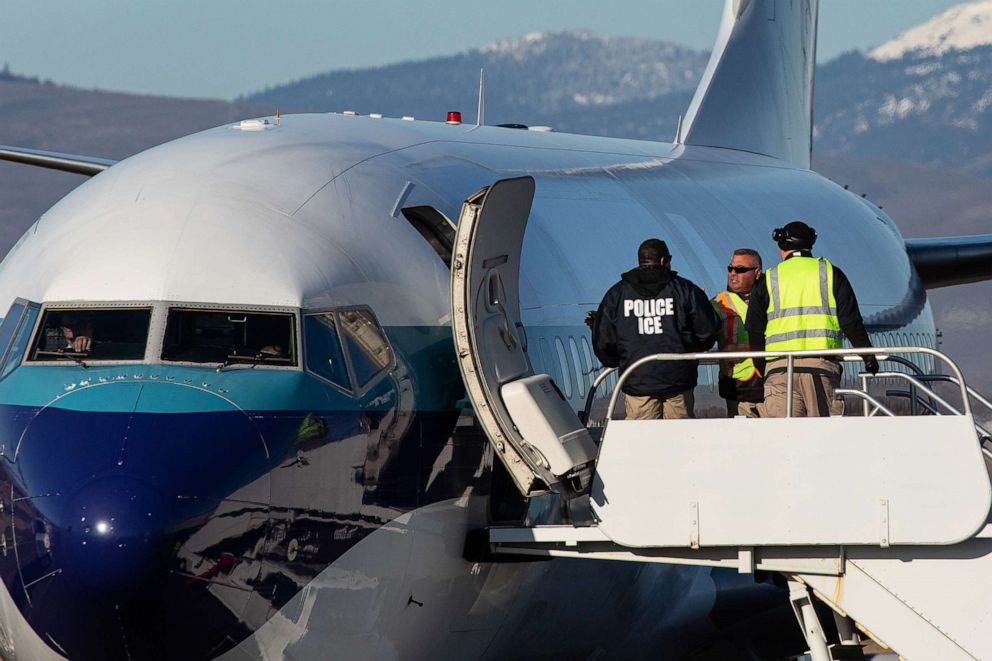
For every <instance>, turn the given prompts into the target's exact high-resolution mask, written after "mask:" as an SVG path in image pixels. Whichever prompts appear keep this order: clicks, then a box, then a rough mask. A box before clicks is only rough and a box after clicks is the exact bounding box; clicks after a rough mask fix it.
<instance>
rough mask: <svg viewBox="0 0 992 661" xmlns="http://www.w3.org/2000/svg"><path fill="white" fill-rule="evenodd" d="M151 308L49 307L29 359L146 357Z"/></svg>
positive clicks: (71, 359)
mask: <svg viewBox="0 0 992 661" xmlns="http://www.w3.org/2000/svg"><path fill="white" fill-rule="evenodd" d="M151 316H152V311H151V308H127V309H96V308H72V309H67V308H49V309H47V310H45V312H44V315H43V316H42V319H41V328H40V330H39V331H38V334H37V336H36V338H35V342H34V346H33V347H32V349H31V354H30V355H29V357H28V360H31V361H43V360H65V361H75V362H80V361H84V360H85V361H86V362H90V361H97V360H142V359H143V358H144V357H145V344H146V343H147V341H148V324H149V321H150V320H151Z"/></svg>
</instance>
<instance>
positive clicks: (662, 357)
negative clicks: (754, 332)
mask: <svg viewBox="0 0 992 661" xmlns="http://www.w3.org/2000/svg"><path fill="white" fill-rule="evenodd" d="M893 353H921V354H928V355H931V356H934V357H935V358H939V359H940V360H942V361H943V362H944V363H946V364H947V365H948V366H949V367H950V368H951V371H952V372H953V373H954V375H955V376H957V378H958V379H959V382H958V385H959V387H960V389H961V399H962V401H963V402H964V415H971V402H970V401H969V398H968V391H967V386H966V385H965V380H964V375H963V374H962V373H961V370H960V369H959V368H958V366H957V363H955V362H954V360H952V359H951V358H950V357H949V356H946V355H945V354H943V353H941V352H939V351H937V350H936V349H930V348H929V347H884V348H882V347H866V348H863V349H807V350H803V351H713V352H705V353H656V354H652V355H650V356H645V357H644V358H641V359H640V360H638V361H636V362H634V364H632V365H631V366H630V367H628V368H627V369H626V370H624V372H623V374H621V375H620V378H619V379H618V380H617V385H616V386H615V387H614V389H613V395H612V396H611V397H610V405H609V408H608V409H607V412H606V419H605V420H604V424H607V423H609V422H610V420H611V419H612V417H613V411H614V410H615V408H616V404H617V399H618V398H619V396H620V392H621V390H622V387H623V385H624V383H626V381H627V379H628V378H629V377H630V375H631V374H632V373H633V372H634V371H635V370H637V369H639V368H640V367H642V366H644V365H646V364H648V363H652V362H668V361H671V362H674V361H686V360H695V361H699V362H701V363H703V364H712V363H717V362H719V361H720V360H735V361H739V360H742V359H744V358H773V359H781V358H785V359H786V374H787V380H786V411H785V417H787V418H791V417H792V381H793V374H794V371H795V369H794V368H795V359H796V358H827V357H840V358H842V357H844V356H861V357H864V356H875V357H876V358H877V359H878V360H887V359H888V358H889V354H893ZM862 359H863V358H862ZM885 374H887V375H891V377H909V375H907V374H902V373H900V372H886V373H885ZM909 378H912V377H909ZM917 383H919V382H917ZM919 386H920V387H921V388H923V389H925V390H927V391H929V388H926V386H923V384H922V383H919ZM930 392H932V391H930Z"/></svg>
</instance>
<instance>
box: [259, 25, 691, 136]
mask: <svg viewBox="0 0 992 661" xmlns="http://www.w3.org/2000/svg"><path fill="white" fill-rule="evenodd" d="M706 61H707V54H706V53H704V52H700V51H695V50H692V49H690V48H686V47H683V46H679V45H676V44H671V43H665V42H660V41H654V40H650V39H639V38H631V37H612V36H604V35H598V34H593V33H591V32H561V33H541V32H536V33H532V34H528V35H526V36H524V37H520V38H516V39H505V40H502V41H498V42H496V43H493V44H490V45H488V46H486V47H484V48H480V49H478V50H471V51H468V52H465V53H460V54H457V55H451V56H447V57H436V58H431V59H428V60H421V61H418V62H403V63H400V64H393V65H389V66H384V67H379V68H374V69H363V70H357V71H355V70H353V71H341V70H338V71H330V72H328V73H325V74H320V75H317V76H313V77H311V78H306V79H303V80H299V81H296V82H293V83H290V84H288V85H281V86H278V87H274V88H272V89H269V90H265V91H263V92H260V93H257V94H253V95H251V96H249V97H247V98H248V99H249V100H251V101H253V102H260V103H270V104H275V105H278V106H279V107H281V108H287V109H288V108H293V109H296V110H344V109H346V108H347V109H353V110H356V111H358V112H363V113H364V112H381V113H384V114H386V115H414V116H416V117H418V118H424V119H438V118H443V117H444V113H445V110H462V111H467V113H468V114H469V115H474V110H475V108H476V101H477V95H478V89H479V69H480V68H485V71H486V119H487V121H488V122H489V123H500V122H521V123H525V124H548V123H555V124H556V125H558V126H560V125H561V122H560V119H561V118H562V117H567V116H570V115H572V114H574V113H575V112H580V111H581V110H582V109H592V108H606V107H611V106H615V105H617V104H622V103H628V102H634V101H638V100H647V99H650V98H653V97H656V96H658V95H661V94H669V93H675V92H677V93H681V94H691V93H692V90H693V89H695V87H696V83H697V82H698V80H699V78H700V76H701V75H702V72H703V69H704V68H705V67H706ZM672 127H673V128H672V129H670V130H669V132H670V131H671V130H674V123H673V124H672Z"/></svg>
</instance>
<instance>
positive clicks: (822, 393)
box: [745, 220, 878, 418]
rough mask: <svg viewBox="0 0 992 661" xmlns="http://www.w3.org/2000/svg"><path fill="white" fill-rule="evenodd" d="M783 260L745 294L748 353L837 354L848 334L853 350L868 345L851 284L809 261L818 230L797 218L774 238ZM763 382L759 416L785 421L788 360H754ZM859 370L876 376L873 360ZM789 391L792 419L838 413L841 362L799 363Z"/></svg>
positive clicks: (819, 261)
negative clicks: (747, 296) (762, 413)
mask: <svg viewBox="0 0 992 661" xmlns="http://www.w3.org/2000/svg"><path fill="white" fill-rule="evenodd" d="M772 240H773V241H775V242H776V243H777V244H778V247H779V252H780V254H781V257H782V262H781V263H780V264H778V265H777V266H773V267H772V268H770V269H768V271H767V272H766V273H765V277H764V278H762V279H761V280H760V281H758V282H757V283H756V284H755V286H754V289H753V290H752V292H751V304H750V306H749V313H748V315H747V321H746V322H745V327H746V328H747V332H748V341H749V343H750V346H751V349H752V350H753V351H766V350H767V351H794V350H802V349H810V350H813V349H839V348H841V347H842V346H843V338H844V337H845V336H846V337H847V339H848V340H849V341H850V342H851V346H853V347H858V348H862V347H870V346H871V340H870V339H869V338H868V332H867V331H866V330H865V324H864V321H863V320H862V318H861V311H860V309H859V308H858V299H857V297H855V295H854V290H853V289H852V288H851V283H850V282H849V281H848V279H847V276H845V275H844V272H843V271H841V270H840V269H839V268H837V267H836V266H834V265H833V264H831V263H830V262H829V261H828V260H827V259H825V258H823V257H820V258H816V257H813V252H812V249H813V244H814V243H816V230H814V229H813V228H812V227H810V226H809V225H807V224H806V223H804V222H802V221H799V220H796V221H793V222H791V223H789V224H787V225H786V226H785V227H782V228H779V229H776V230H775V231H774V232H773V233H772ZM754 364H755V367H756V368H757V369H758V371H759V372H760V373H762V374H763V375H764V377H765V413H766V415H767V416H768V417H773V418H778V417H785V413H786V400H787V387H788V385H787V376H786V360H785V359H784V358H776V359H772V360H769V361H768V364H767V369H766V366H765V361H764V360H763V359H755V361H754ZM864 364H865V369H866V370H868V371H869V372H871V373H872V374H875V373H877V372H878V361H877V360H876V359H875V357H874V356H865V358H864ZM794 366H795V374H794V380H793V389H792V415H794V416H811V417H815V416H821V417H822V416H828V415H843V413H844V403H843V400H840V399H838V398H837V397H836V395H835V394H834V390H835V389H836V388H837V387H838V385H839V384H840V376H841V367H840V362H839V361H837V360H835V359H832V358H797V359H796V360H795V362H794Z"/></svg>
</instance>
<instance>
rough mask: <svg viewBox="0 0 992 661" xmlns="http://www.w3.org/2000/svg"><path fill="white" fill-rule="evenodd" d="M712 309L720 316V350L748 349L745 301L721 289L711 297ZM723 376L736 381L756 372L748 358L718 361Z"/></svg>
mask: <svg viewBox="0 0 992 661" xmlns="http://www.w3.org/2000/svg"><path fill="white" fill-rule="evenodd" d="M712 303H713V309H715V310H716V313H717V316H719V317H720V322H721V325H720V333H719V335H718V336H717V346H718V347H719V349H720V351H750V350H751V345H750V344H749V342H748V337H747V330H745V329H744V322H745V321H746V320H747V303H745V302H744V299H742V298H741V297H740V296H739V295H737V294H735V293H734V292H731V291H722V292H720V293H719V294H717V295H716V297H715V298H713V299H712ZM720 363H721V365H722V367H723V374H724V376H730V377H733V378H734V379H736V380H738V381H750V380H751V379H753V378H754V376H755V375H756V374H757V373H758V370H756V369H755V367H754V361H752V360H751V359H750V358H745V359H744V360H741V361H738V362H736V363H735V362H731V361H729V360H723V361H720Z"/></svg>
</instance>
